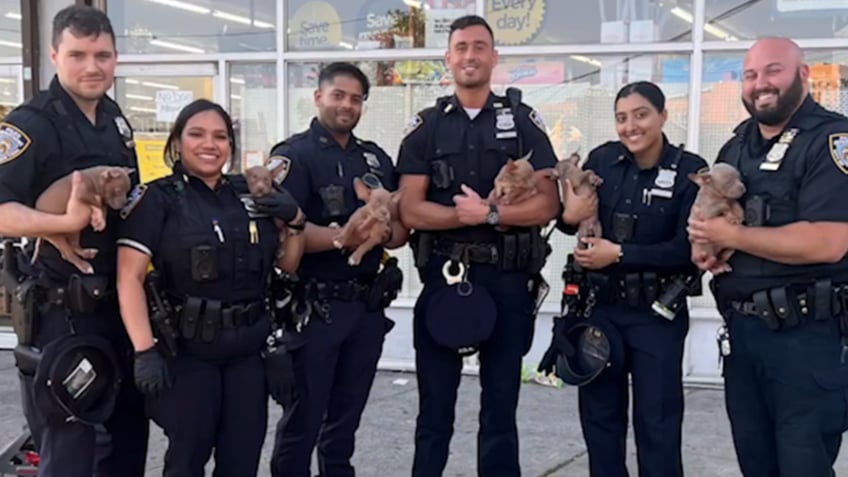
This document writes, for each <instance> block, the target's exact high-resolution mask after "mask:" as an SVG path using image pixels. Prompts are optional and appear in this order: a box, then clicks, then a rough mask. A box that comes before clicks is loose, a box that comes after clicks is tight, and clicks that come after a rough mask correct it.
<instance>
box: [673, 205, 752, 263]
mask: <svg viewBox="0 0 848 477" xmlns="http://www.w3.org/2000/svg"><path fill="white" fill-rule="evenodd" d="M686 230H687V232H689V241H690V242H692V243H696V244H699V245H708V246H711V247H714V248H716V249H719V250H722V249H725V248H731V249H737V248H739V247H738V237H739V234H741V233H743V232H744V226H742V225H738V224H733V223H730V222H729V221H728V220H727V219H725V218H724V217H715V218H712V219H706V220H698V219H695V218H690V219H689V227H687V228H686ZM712 262H714V261H712ZM696 265H698V266H699V267H701V265H704V266H709V265H710V264H709V263H705V264H696ZM701 269H702V270H705V268H703V267H701Z"/></svg>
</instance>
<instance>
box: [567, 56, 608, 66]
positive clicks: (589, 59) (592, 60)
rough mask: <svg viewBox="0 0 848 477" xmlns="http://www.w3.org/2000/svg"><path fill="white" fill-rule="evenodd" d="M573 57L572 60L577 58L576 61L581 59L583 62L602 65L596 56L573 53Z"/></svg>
mask: <svg viewBox="0 0 848 477" xmlns="http://www.w3.org/2000/svg"><path fill="white" fill-rule="evenodd" d="M571 59H572V60H576V61H580V62H582V63H588V64H590V65H592V66H601V62H600V61H598V60H596V59H594V58H589V57H588V56H583V55H571Z"/></svg>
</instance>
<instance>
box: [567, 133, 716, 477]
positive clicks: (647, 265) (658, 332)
mask: <svg viewBox="0 0 848 477" xmlns="http://www.w3.org/2000/svg"><path fill="white" fill-rule="evenodd" d="M706 167H707V164H706V162H705V161H704V160H703V159H702V158H700V157H699V156H697V155H694V154H691V153H689V152H685V151H684V150H683V149H681V148H679V147H675V146H672V145H670V144H669V143H668V140H667V139H666V138H665V136H663V148H662V153H661V156H660V159H659V162H658V163H657V165H656V166H654V167H651V168H646V169H641V168H640V167H639V166H638V165H637V164H636V162H635V160H634V158H633V156H632V154H631V153H630V152H629V151H628V150H627V149H626V148H625V147H624V145H622V143H621V142H618V141H615V142H608V143H606V144H604V145H602V146H599V147H597V148H595V149H594V150H592V152H590V153H589V157H588V159H587V160H586V164H585V165H584V169H586V170H592V171H594V172H595V173H596V174H597V175H598V176H599V177H600V178H601V179H603V183H602V184H601V185H600V186H599V188H598V219H599V220H600V223H601V230H602V235H603V238H605V239H607V240H610V241H612V242H614V243H618V244H620V245H621V253H622V254H621V256H620V257H619V259H618V261H617V262H616V263H614V264H612V265H609V266H607V267H605V268H603V269H599V270H585V274H586V277H587V280H588V283H589V286H590V287H591V288H592V290H593V293H594V301H595V305H594V307H593V308H592V307H591V306H590V309H589V310H588V313H587V315H588V322H589V323H592V322H597V323H598V324H603V325H604V326H611V327H612V329H613V331H614V332H616V334H617V335H620V336H621V338H620V343H621V344H620V346H623V347H624V349H623V350H622V352H619V355H620V356H622V357H623V362H622V363H619V365H617V366H611V367H608V368H607V369H606V370H604V371H603V372H602V373H600V375H598V376H597V377H596V378H595V379H594V380H592V381H591V382H588V383H587V384H585V385H583V386H581V387H580V389H579V407H580V421H581V424H582V427H583V436H584V438H585V440H586V446H587V448H588V451H589V469H590V475H592V476H593V477H608V476H623V475H627V469H626V466H625V457H626V455H627V454H626V448H625V440H626V439H625V438H626V437H627V414H628V401H629V392H628V374H629V375H630V376H632V379H633V427H634V429H635V433H636V447H637V455H638V457H639V459H638V460H639V474H640V475H664V476H681V475H683V466H682V461H681V450H680V445H681V440H680V438H681V426H682V423H683V384H682V371H681V363H682V359H683V347H684V341H685V339H686V333H687V332H688V330H689V313H688V310H687V307H686V305H685V303H682V304H681V305H680V306H679V308H677V310H676V311H677V312H676V315H675V316H673V319H672V320H670V321H669V320H667V319H666V318H663V317H661V316H659V315H658V314H656V313H654V312H653V311H652V309H651V306H652V304H653V302H654V301H655V300H656V299H657V298H659V297H660V296H661V295H662V294H663V293H664V291H665V290H667V288H668V287H669V286H670V285H671V284H672V283H673V281H675V280H685V279H686V278H687V277H689V278H691V277H695V276H697V272H696V270H695V267H694V266H693V265H692V262H691V247H690V244H689V237H688V234H687V232H686V227H687V221H688V217H689V211H690V209H691V208H692V203H693V202H694V201H695V196H696V195H697V192H698V187H697V185H696V184H695V183H694V182H692V181H691V180H689V179H688V177H687V175H688V174H690V173H695V172H698V171H700V170H702V169H704V168H706ZM574 231H575V230H574V228H571V230H568V232H571V233H573V232H574ZM682 300H685V296H683V297H681V301H682Z"/></svg>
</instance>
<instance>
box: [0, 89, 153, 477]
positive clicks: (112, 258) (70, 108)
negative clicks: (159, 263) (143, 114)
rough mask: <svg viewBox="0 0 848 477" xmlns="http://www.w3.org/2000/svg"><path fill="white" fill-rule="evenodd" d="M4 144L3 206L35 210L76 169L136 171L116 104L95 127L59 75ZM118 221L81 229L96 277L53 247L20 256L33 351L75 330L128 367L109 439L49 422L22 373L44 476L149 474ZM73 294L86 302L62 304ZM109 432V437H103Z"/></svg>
mask: <svg viewBox="0 0 848 477" xmlns="http://www.w3.org/2000/svg"><path fill="white" fill-rule="evenodd" d="M0 143H2V146H3V147H2V148H0V150H2V152H0V203H8V202H18V203H21V204H23V205H26V206H29V207H33V206H34V204H35V202H36V200H37V199H38V196H39V195H40V194H41V193H42V192H43V191H44V190H45V189H47V187H49V186H50V185H51V184H52V183H53V182H55V181H56V180H58V179H60V178H62V177H64V176H66V175H68V174H70V173H71V172H72V171H73V170H77V169H85V168H88V167H93V166H103V165H111V166H121V167H128V168H135V167H137V163H136V154H135V149H134V143H133V132H132V129H131V128H130V126H129V124H128V123H127V121H126V118H124V116H123V114H122V113H121V110H120V108H119V107H118V105H117V104H116V103H114V102H113V101H112V100H111V99H109V98H108V97H105V96H104V97H103V98H102V99H101V100H100V101H99V102H98V105H97V110H96V118H95V121H94V123H92V122H91V121H90V120H89V119H88V118H87V117H86V116H85V114H83V112H82V111H80V109H79V108H78V107H77V105H76V104H75V103H74V101H73V99H72V98H71V97H70V95H69V94H68V92H67V91H65V90H64V89H63V88H62V86H61V85H60V84H59V81H58V79H57V78H56V77H54V78H53V80H52V81H51V83H50V86H49V88H48V89H47V90H46V91H42V92H40V93H39V94H38V95H36V96H35V97H34V98H32V99H30V100H29V101H27V102H26V103H24V104H23V105H21V106H19V107H18V108H16V109H15V110H13V111H12V112H10V113H9V115H8V116H6V118H5V120H4V121H3V123H0ZM131 177H132V178H135V177H137V175H135V176H131ZM133 182H137V181H136V180H135V179H133ZM117 224H118V215H117V212H116V211H114V210H111V209H110V210H109V211H108V214H107V216H106V229H105V230H104V231H102V232H98V233H95V232H94V231H93V230H92V229H91V228H90V227H86V229H85V230H83V233H82V236H81V241H80V243H81V245H82V246H83V247H84V248H95V249H97V250H98V251H99V252H98V253H97V256H96V257H95V258H94V259H93V260H91V264H92V265H93V267H94V272H95V274H94V275H86V276H84V277H81V276H80V274H79V271H78V270H77V269H76V268H75V267H74V266H73V265H71V264H70V263H68V262H66V261H64V260H62V259H61V258H60V256H59V253H58V251H56V249H55V248H53V247H52V246H49V245H47V244H45V245H44V247H43V248H42V251H41V253H40V254H39V257H38V260H37V262H36V263H35V264H33V265H32V266H30V260H29V259H28V257H26V256H25V255H24V254H21V255H20V256H19V257H18V262H19V265H20V268H21V271H22V273H23V274H24V275H25V277H21V279H22V280H24V282H31V283H34V286H33V287H32V288H29V290H30V293H34V294H36V299H35V300H34V301H35V302H36V303H37V304H36V305H32V306H36V307H37V309H36V310H34V313H35V316H34V320H33V321H34V328H33V330H32V343H27V344H28V345H32V346H33V347H34V348H36V349H43V348H44V347H45V346H46V345H47V344H48V343H51V342H53V341H55V340H56V339H58V338H60V337H63V336H66V335H68V334H71V333H76V334H79V335H85V334H94V335H98V336H102V337H105V338H106V339H107V340H108V341H110V342H111V343H112V345H113V346H114V351H115V353H116V359H118V360H119V361H120V366H121V368H123V373H122V375H123V380H122V381H121V385H120V390H119V393H118V396H117V402H116V404H115V408H114V411H113V412H112V414H111V416H110V417H109V419H108V420H107V421H106V422H105V423H103V425H104V426H105V431H107V432H105V433H104V432H103V427H101V426H99V425H97V426H92V425H89V424H83V423H80V422H55V421H52V420H48V419H47V418H46V416H45V411H44V409H43V406H41V407H39V406H38V405H37V404H36V402H37V401H36V398H35V396H34V393H33V387H32V384H33V383H32V380H33V373H32V370H29V369H21V386H22V389H23V408H24V414H25V415H26V418H27V423H28V424H29V426H30V430H31V432H32V434H33V438H34V440H35V443H36V446H37V448H38V450H39V454H40V457H41V461H40V464H39V475H44V476H58V475H61V476H63V477H66V476H67V477H75V476H80V477H82V476H85V477H89V476H91V475H92V474H95V473H97V475H107V476H141V475H143V474H144V463H145V458H146V453H147V419H146V417H145V415H144V406H143V400H142V397H141V395H140V394H139V393H138V392H137V390H136V389H135V386H134V384H133V379H132V345H131V344H130V342H129V337H128V336H127V335H126V332H125V330H124V327H123V324H122V322H121V318H120V314H119V311H118V300H117V294H116V293H115V273H116V260H117V253H116V248H115V239H116V236H117ZM83 289H85V290H88V292H86V291H85V290H83ZM95 291H96V292H97V296H98V297H99V298H97V299H94V296H93V293H94V292H95ZM71 295H73V296H75V297H77V298H80V299H79V300H76V299H75V300H66V299H65V297H70V296H71ZM107 434H108V438H106V439H101V438H103V437H107ZM101 444H102V445H101Z"/></svg>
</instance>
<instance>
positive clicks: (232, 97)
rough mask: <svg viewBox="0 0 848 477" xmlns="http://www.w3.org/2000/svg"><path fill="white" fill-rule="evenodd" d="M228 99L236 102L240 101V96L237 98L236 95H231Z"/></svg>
mask: <svg viewBox="0 0 848 477" xmlns="http://www.w3.org/2000/svg"><path fill="white" fill-rule="evenodd" d="M230 99H235V100H237V101H241V96H239V95H237V94H231V95H230Z"/></svg>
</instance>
